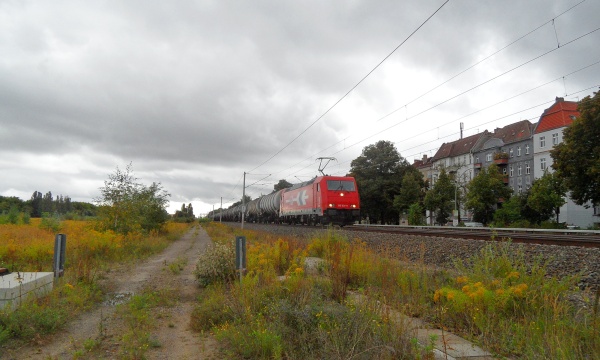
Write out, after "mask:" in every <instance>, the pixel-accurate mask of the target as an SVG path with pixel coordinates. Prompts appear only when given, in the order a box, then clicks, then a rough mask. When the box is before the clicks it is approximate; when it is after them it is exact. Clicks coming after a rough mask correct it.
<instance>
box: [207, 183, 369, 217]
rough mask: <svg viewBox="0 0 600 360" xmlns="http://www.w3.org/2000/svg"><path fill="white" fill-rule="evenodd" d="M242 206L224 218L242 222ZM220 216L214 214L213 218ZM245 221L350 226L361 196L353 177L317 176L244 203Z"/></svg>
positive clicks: (222, 214) (234, 208)
mask: <svg viewBox="0 0 600 360" xmlns="http://www.w3.org/2000/svg"><path fill="white" fill-rule="evenodd" d="M242 211H243V207H242V205H238V206H235V207H232V208H229V209H226V210H223V212H222V213H221V218H222V219H223V220H224V221H241V219H242ZM218 216H219V214H218V213H216V214H215V218H217V217H218ZM244 218H245V221H247V222H256V223H277V224H280V223H286V224H305V225H327V224H333V225H340V226H344V225H349V224H353V223H355V222H357V221H359V220H360V199H359V196H358V188H357V186H356V181H355V180H354V178H353V177H348V176H329V175H326V176H318V177H315V178H313V179H311V180H309V181H305V182H302V183H299V184H295V185H293V186H291V187H289V188H286V189H282V190H279V191H276V192H273V193H271V194H268V195H264V196H261V197H259V198H257V199H254V200H252V201H250V202H249V203H248V204H246V206H245V212H244Z"/></svg>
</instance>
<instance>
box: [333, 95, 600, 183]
mask: <svg viewBox="0 0 600 360" xmlns="http://www.w3.org/2000/svg"><path fill="white" fill-rule="evenodd" d="M599 87H600V84H596V85H594V86H590V87H587V88H585V89H581V90H579V91H576V92H573V93H571V94H569V96H573V95H575V94H579V93H582V92H586V91H589V90H591V89H597V88H599ZM553 102H554V100H550V101H546V102H543V103H540V104H537V105H534V106H532V107H529V108H526V109H522V110H520V111H517V112H514V113H511V114H509V115H504V116H501V117H498V118H495V119H492V120H490V121H486V122H483V123H478V124H476V125H474V126H472V127H469V128H467V129H466V130H473V129H476V128H478V127H480V126H482V125H487V124H490V123H494V122H496V121H499V120H502V119H505V118H507V117H510V116H514V115H516V114H519V113H522V112H525V111H528V110H531V109H534V108H537V107H539V106H543V105H549V104H551V103H553ZM537 118H539V115H536V116H534V117H531V118H528V119H524V120H534V119H537ZM459 133H460V132H453V133H451V134H448V135H445V136H442V137H441V138H440V139H445V138H450V137H453V136H457V135H458V134H459ZM438 140H439V139H435V140H431V141H428V142H425V143H421V144H419V145H417V146H412V147H409V148H404V149H402V151H406V150H411V149H415V148H418V147H420V146H423V145H425V144H429V143H434V142H436V141H438ZM438 149H439V147H435V148H431V149H428V150H426V151H432V150H433V151H435V150H438ZM399 152H400V151H399ZM422 153H423V151H420V152H418V153H415V154H411V155H407V156H405V157H404V158H405V159H408V158H410V157H413V156H416V155H419V154H422ZM350 161H351V160H350ZM350 161H345V162H340V163H339V164H336V165H334V166H332V167H333V168H335V167H338V166H342V165H343V164H345V163H348V162H350ZM376 165H379V164H373V166H376ZM341 172H342V171H340V172H337V173H341ZM344 172H348V171H344Z"/></svg>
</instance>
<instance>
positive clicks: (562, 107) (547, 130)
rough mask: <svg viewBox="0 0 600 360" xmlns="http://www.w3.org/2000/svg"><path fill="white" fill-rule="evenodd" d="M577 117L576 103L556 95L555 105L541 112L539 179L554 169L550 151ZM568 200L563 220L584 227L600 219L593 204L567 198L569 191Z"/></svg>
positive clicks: (536, 153) (536, 139)
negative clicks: (581, 204)
mask: <svg viewBox="0 0 600 360" xmlns="http://www.w3.org/2000/svg"><path fill="white" fill-rule="evenodd" d="M578 116H579V112H578V111H577V103H576V102H573V101H565V100H564V99H563V98H561V97H557V98H556V99H555V102H554V104H552V106H550V107H549V108H548V109H546V110H544V112H543V113H542V115H541V116H540V119H539V121H538V123H537V126H536V128H535V132H534V135H533V162H534V170H533V172H534V176H535V178H536V179H538V178H540V177H542V176H543V175H544V172H545V171H549V172H552V171H553V169H552V163H553V159H552V156H551V155H550V151H551V150H552V149H553V148H554V147H555V146H556V145H558V144H560V143H561V142H562V141H563V131H564V129H565V128H567V127H568V126H570V125H571V124H572V123H573V120H575V119H576V118H577V117H578ZM566 200H567V202H566V204H565V205H563V206H562V207H561V208H560V216H559V221H560V222H565V223H567V225H574V226H579V227H582V228H587V227H588V226H591V225H593V224H594V222H598V217H597V216H594V213H595V212H597V211H598V209H596V208H594V207H593V206H592V204H588V207H587V208H586V207H585V206H580V205H577V204H575V203H574V202H573V201H572V200H571V199H570V198H569V197H568V194H567V199H566Z"/></svg>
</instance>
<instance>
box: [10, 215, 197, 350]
mask: <svg viewBox="0 0 600 360" xmlns="http://www.w3.org/2000/svg"><path fill="white" fill-rule="evenodd" d="M44 221H47V220H46V219H44V220H42V219H31V220H30V222H29V223H28V224H20V225H12V224H2V225H0V244H1V246H0V267H6V268H8V269H9V270H11V271H12V272H17V271H20V272H27V271H52V258H53V251H54V250H53V249H54V236H55V234H56V233H57V232H61V233H64V234H67V251H66V263H65V276H64V277H62V278H61V279H60V280H59V281H58V282H57V283H55V285H54V289H53V291H52V292H51V293H50V294H49V295H48V296H45V297H43V298H40V299H29V300H28V301H26V302H25V303H23V304H22V305H21V306H19V307H18V308H17V309H16V310H15V311H10V309H4V310H0V345H2V344H3V343H6V342H7V341H33V340H36V339H39V338H40V337H41V336H43V335H45V334H50V333H53V332H55V331H57V330H58V329H60V328H62V327H64V326H65V324H66V323H67V321H68V320H69V319H70V318H72V317H73V316H74V315H76V314H78V313H80V312H83V311H86V310H88V309H90V308H92V307H93V306H94V305H95V304H97V303H98V302H99V301H101V300H102V296H103V289H102V288H101V287H100V286H99V282H98V280H99V278H100V276H101V274H102V272H103V270H105V269H107V268H108V267H110V266H113V265H115V264H118V263H125V262H131V261H133V260H136V259H142V258H145V257H148V256H150V255H152V254H155V253H157V252H160V251H161V250H163V249H164V248H165V247H167V246H168V245H169V244H170V243H171V242H172V241H173V240H175V239H177V238H179V237H180V236H181V235H182V234H183V233H184V232H185V231H186V230H187V229H188V228H189V226H190V225H189V224H179V223H168V224H167V225H166V227H165V229H164V231H163V232H162V233H152V234H148V235H144V234H140V233H133V234H129V235H120V234H115V233H114V232H111V231H107V232H99V231H97V230H95V229H94V226H93V225H94V223H93V222H91V221H62V222H58V221H55V222H54V223H52V224H47V223H44ZM141 296H148V295H147V294H142V295H141ZM134 300H135V299H134ZM138 300H139V299H138ZM134 305H135V304H134ZM125 340H126V339H125ZM88 345H89V346H90V347H93V345H95V343H94V341H92V340H90V343H89V344H88Z"/></svg>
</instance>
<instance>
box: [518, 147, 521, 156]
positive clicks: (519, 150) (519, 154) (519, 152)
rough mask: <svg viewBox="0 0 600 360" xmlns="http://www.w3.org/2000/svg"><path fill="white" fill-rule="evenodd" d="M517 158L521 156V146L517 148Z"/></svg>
mask: <svg viewBox="0 0 600 360" xmlns="http://www.w3.org/2000/svg"><path fill="white" fill-rule="evenodd" d="M517 156H521V147H520V146H518V147H517Z"/></svg>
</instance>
